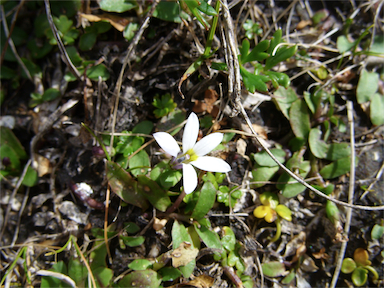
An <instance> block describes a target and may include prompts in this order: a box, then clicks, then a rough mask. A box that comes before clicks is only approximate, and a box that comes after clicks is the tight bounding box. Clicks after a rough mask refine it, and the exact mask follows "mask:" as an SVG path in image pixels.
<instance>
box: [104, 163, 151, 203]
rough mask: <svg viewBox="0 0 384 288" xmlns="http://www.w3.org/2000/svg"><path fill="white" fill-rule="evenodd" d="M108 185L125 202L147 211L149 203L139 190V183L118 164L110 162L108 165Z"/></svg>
mask: <svg viewBox="0 0 384 288" xmlns="http://www.w3.org/2000/svg"><path fill="white" fill-rule="evenodd" d="M106 171H107V178H108V183H109V185H110V186H111V189H112V191H113V192H114V193H115V194H116V195H117V196H119V197H120V198H121V199H122V200H123V201H125V202H127V203H130V204H132V205H135V206H137V207H140V208H142V209H143V210H146V209H147V208H148V206H149V205H148V201H147V199H146V197H145V196H144V195H143V192H142V191H141V190H138V189H137V182H136V181H135V180H134V179H133V178H132V176H131V175H130V174H129V173H128V172H126V171H125V170H124V169H122V168H121V166H119V165H118V164H116V163H114V162H112V161H108V162H107V164H106Z"/></svg>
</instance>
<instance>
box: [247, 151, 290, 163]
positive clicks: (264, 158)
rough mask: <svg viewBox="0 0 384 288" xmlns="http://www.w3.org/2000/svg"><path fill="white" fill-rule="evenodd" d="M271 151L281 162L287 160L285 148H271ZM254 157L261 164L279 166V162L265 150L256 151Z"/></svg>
mask: <svg viewBox="0 0 384 288" xmlns="http://www.w3.org/2000/svg"><path fill="white" fill-rule="evenodd" d="M270 151H271V152H272V154H273V156H275V157H276V158H277V160H279V162H281V163H284V162H285V156H286V153H285V151H284V150H282V149H278V148H274V149H270ZM253 159H254V160H255V162H256V163H257V164H259V165H260V166H266V167H275V166H278V164H277V163H276V162H275V161H274V160H273V159H272V158H271V156H269V155H268V153H267V152H266V151H264V150H263V151H261V152H258V153H255V154H254V155H253Z"/></svg>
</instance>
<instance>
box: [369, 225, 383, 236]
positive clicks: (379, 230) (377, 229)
mask: <svg viewBox="0 0 384 288" xmlns="http://www.w3.org/2000/svg"><path fill="white" fill-rule="evenodd" d="M383 234H384V226H382V225H379V224H375V226H373V228H372V231H371V238H372V239H380V238H381V237H382V236H383Z"/></svg>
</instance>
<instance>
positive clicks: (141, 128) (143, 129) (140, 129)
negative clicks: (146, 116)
mask: <svg viewBox="0 0 384 288" xmlns="http://www.w3.org/2000/svg"><path fill="white" fill-rule="evenodd" d="M152 129H153V122H152V121H148V120H145V121H141V122H140V123H139V124H137V125H136V126H135V127H134V128H133V129H132V133H142V134H150V133H151V131H152Z"/></svg>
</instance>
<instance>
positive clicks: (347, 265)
mask: <svg viewBox="0 0 384 288" xmlns="http://www.w3.org/2000/svg"><path fill="white" fill-rule="evenodd" d="M355 268H356V263H355V261H353V259H352V258H345V259H344V260H343V264H342V265H341V272H343V273H344V274H349V273H352V271H353V270H355Z"/></svg>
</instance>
